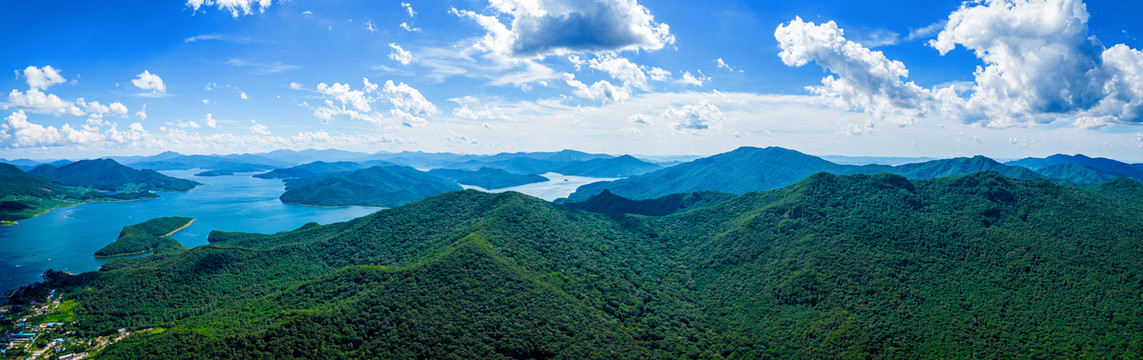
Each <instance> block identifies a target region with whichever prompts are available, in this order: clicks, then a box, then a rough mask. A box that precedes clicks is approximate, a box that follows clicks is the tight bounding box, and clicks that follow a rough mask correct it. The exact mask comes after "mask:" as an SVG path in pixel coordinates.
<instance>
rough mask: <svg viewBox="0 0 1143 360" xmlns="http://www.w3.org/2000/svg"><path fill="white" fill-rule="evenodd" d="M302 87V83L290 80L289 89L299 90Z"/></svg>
mask: <svg viewBox="0 0 1143 360" xmlns="http://www.w3.org/2000/svg"><path fill="white" fill-rule="evenodd" d="M302 88H303V86H302V84H299V83H296V82H290V89H293V90H301V89H302Z"/></svg>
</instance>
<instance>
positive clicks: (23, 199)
mask: <svg viewBox="0 0 1143 360" xmlns="http://www.w3.org/2000/svg"><path fill="white" fill-rule="evenodd" d="M45 166H50V165H45ZM156 197H158V196H157V195H154V194H151V193H149V192H127V193H115V194H107V193H103V192H100V191H88V190H86V189H79V188H71V187H67V186H62V185H59V184H56V183H53V182H51V180H48V179H47V178H45V177H42V176H38V175H33V174H29V173H26V172H24V171H23V170H20V169H19V168H17V167H15V166H12V165H10V164H5V163H0V222H12V221H16V220H21V219H26V218H30V217H33V216H36V215H39V214H42V213H44V212H47V211H48V210H51V209H54V208H58V207H65V206H72V205H76V204H79V203H82V202H85V201H116V200H138V199H153V198H156Z"/></svg>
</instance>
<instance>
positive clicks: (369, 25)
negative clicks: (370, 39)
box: [365, 20, 377, 32]
mask: <svg viewBox="0 0 1143 360" xmlns="http://www.w3.org/2000/svg"><path fill="white" fill-rule="evenodd" d="M365 30H369V32H376V31H377V27H376V26H373V20H369V21H366V22H365Z"/></svg>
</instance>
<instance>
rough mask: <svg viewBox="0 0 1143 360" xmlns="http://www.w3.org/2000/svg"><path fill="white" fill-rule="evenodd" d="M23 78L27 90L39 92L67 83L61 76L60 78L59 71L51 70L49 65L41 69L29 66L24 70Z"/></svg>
mask: <svg viewBox="0 0 1143 360" xmlns="http://www.w3.org/2000/svg"><path fill="white" fill-rule="evenodd" d="M24 78H25V80H27V81H28V87H29V88H32V89H40V90H46V89H47V88H48V87H50V86H52V85H55V84H62V83H64V82H66V81H67V80H65V79H64V78H63V76H60V71H59V70H58V69H55V68H52V66H51V65H46V66H44V67H43V68H36V67H35V66H29V67H27V68H25V69H24Z"/></svg>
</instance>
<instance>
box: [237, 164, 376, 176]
mask: <svg viewBox="0 0 1143 360" xmlns="http://www.w3.org/2000/svg"><path fill="white" fill-rule="evenodd" d="M362 168H363V167H362V166H361V164H358V163H355V162H349V161H338V162H332V163H329V162H324V161H314V162H311V163H308V164H302V165H298V166H294V167H289V168H284V169H275V170H271V171H269V172H266V173H262V174H257V175H254V177H256V178H260V179H284V178H304V177H312V176H320V175H325V174H330V173H335V172H346V171H354V170H361V169H362Z"/></svg>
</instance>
